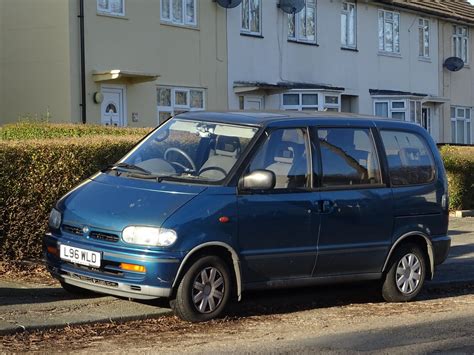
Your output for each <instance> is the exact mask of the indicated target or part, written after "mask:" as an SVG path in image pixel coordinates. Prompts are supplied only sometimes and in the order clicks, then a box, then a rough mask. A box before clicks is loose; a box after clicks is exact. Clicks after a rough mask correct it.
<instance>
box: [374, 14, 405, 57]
mask: <svg viewBox="0 0 474 355" xmlns="http://www.w3.org/2000/svg"><path fill="white" fill-rule="evenodd" d="M379 51H380V52H386V53H400V14H399V13H398V12H392V11H385V10H379Z"/></svg>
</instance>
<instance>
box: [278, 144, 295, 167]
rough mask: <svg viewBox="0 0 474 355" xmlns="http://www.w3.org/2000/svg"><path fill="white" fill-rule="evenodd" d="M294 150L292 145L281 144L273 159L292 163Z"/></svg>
mask: <svg viewBox="0 0 474 355" xmlns="http://www.w3.org/2000/svg"><path fill="white" fill-rule="evenodd" d="M294 157H295V150H294V148H293V147H288V146H283V147H281V148H280V149H278V151H277V154H276V156H275V161H276V162H278V163H285V164H293V159H294Z"/></svg>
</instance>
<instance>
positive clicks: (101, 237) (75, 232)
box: [62, 224, 120, 243]
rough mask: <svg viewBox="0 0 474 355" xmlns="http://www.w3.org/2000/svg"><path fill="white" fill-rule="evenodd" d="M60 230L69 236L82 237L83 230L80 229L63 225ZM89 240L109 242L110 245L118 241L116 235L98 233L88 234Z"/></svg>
mask: <svg viewBox="0 0 474 355" xmlns="http://www.w3.org/2000/svg"><path fill="white" fill-rule="evenodd" d="M62 230H63V232H66V233H69V234H73V235H79V236H81V237H82V236H84V230H83V229H82V228H81V227H75V226H71V225H68V224H63V226H62ZM89 238H92V239H96V240H102V241H104V242H111V243H116V242H118V241H119V239H120V238H119V236H118V235H117V234H112V233H105V232H98V231H92V232H90V233H89Z"/></svg>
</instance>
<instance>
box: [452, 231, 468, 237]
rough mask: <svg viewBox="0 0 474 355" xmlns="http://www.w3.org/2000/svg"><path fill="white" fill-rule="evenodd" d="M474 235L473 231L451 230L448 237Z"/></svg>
mask: <svg viewBox="0 0 474 355" xmlns="http://www.w3.org/2000/svg"><path fill="white" fill-rule="evenodd" d="M469 233H472V231H462V230H450V231H448V235H449V236H450V237H453V236H455V235H461V234H469Z"/></svg>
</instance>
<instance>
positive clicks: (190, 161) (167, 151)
mask: <svg viewBox="0 0 474 355" xmlns="http://www.w3.org/2000/svg"><path fill="white" fill-rule="evenodd" d="M171 152H176V153H179V154H180V155H181V156H183V157H184V158H185V159H186V160H187V162H188V163H189V165H191V169H192V171H196V164H194V162H193V160H192V159H191V157H190V156H189V155H188V154H187V153H186V152H184V151H182V150H181V149H179V148H168V149H166V151H165V154H164V155H163V157H164V158H165V160H166V161H169V162H170V163H171V164H173V165H177V166H179V167H181V168H183V169H185V170H187V169H189V168H188V167H185V166H184V165H182V164H180V163H178V162H176V161H170V160H168V154H169V153H171Z"/></svg>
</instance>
